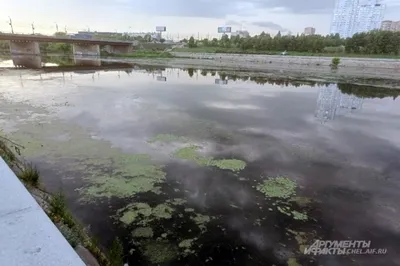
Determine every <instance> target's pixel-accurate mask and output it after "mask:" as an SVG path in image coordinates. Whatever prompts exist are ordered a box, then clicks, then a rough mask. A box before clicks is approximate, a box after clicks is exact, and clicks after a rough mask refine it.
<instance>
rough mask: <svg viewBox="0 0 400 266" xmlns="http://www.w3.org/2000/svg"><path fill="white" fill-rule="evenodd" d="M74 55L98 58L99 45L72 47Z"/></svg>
mask: <svg viewBox="0 0 400 266" xmlns="http://www.w3.org/2000/svg"><path fill="white" fill-rule="evenodd" d="M72 50H73V53H74V55H83V56H100V45H98V44H78V43H74V44H73V45H72Z"/></svg>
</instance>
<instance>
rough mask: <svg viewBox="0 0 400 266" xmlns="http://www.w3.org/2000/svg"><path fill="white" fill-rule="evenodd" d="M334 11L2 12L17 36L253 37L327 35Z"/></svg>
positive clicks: (264, 7) (213, 4)
mask: <svg viewBox="0 0 400 266" xmlns="http://www.w3.org/2000/svg"><path fill="white" fill-rule="evenodd" d="M384 3H386V4H387V5H388V6H390V7H391V8H390V10H389V12H387V14H386V16H385V19H392V20H398V19H397V14H398V13H400V0H385V1H384ZM43 6H45V7H46V8H43ZM333 8H334V0H328V1H314V0H309V1H305V2H304V3H303V2H302V3H301V4H300V3H299V2H298V1H294V0H285V1H276V0H269V1H265V3H264V2H263V3H261V2H260V1H256V0H253V1H246V2H245V1H240V0H234V1H225V0H221V1H210V0H199V1H196V2H193V3H189V2H186V1H183V0H173V1H170V2H168V3H167V4H165V3H163V2H160V1H156V0H148V1H143V0H140V1H132V0H112V1H104V0H101V1H96V2H95V1H94V0H88V1H85V2H81V1H77V0H71V1H67V2H61V1H60V2H58V1H49V0H36V1H34V0H32V1H28V0H15V1H13V2H9V1H7V2H5V3H4V4H3V8H2V9H1V10H0V17H1V18H2V19H0V31H3V32H8V31H10V26H9V25H8V17H11V19H12V20H13V26H14V29H15V31H16V32H19V33H31V31H32V24H34V27H35V28H36V32H41V33H44V34H51V33H54V32H55V31H56V28H57V27H58V28H59V29H62V30H63V31H64V28H66V29H67V31H68V32H77V31H81V30H87V29H88V28H90V30H93V31H94V30H97V31H112V32H115V31H118V32H141V31H144V32H148V31H150V32H151V31H154V29H155V27H156V26H159V25H160V26H166V27H167V32H168V34H170V35H171V36H177V35H178V34H180V36H182V37H188V36H191V35H194V36H197V34H199V35H200V37H206V36H208V35H209V36H210V37H218V36H219V35H218V34H217V32H216V29H217V27H218V26H223V25H229V26H232V30H233V31H237V30H247V31H248V32H249V33H250V34H251V35H254V34H259V33H260V32H262V31H265V32H268V33H271V34H276V33H277V32H278V31H281V32H283V33H286V32H292V34H297V33H299V34H301V33H302V32H303V31H304V28H305V27H310V26H311V27H316V28H317V29H318V33H319V34H323V35H325V34H328V33H329V26H330V22H331V17H332V10H333ZM89 10H90V12H88V11H89ZM397 12H398V13H397ZM266 17H268V19H267V20H266V19H265V18H266ZM105 18H106V19H105ZM182 21H184V22H185V23H182ZM299 22H300V23H299ZM193 25H195V26H193ZM197 25H201V26H197Z"/></svg>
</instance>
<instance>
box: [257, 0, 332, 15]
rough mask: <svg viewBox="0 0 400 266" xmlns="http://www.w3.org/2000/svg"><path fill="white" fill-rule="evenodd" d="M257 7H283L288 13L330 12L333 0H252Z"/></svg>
mask: <svg viewBox="0 0 400 266" xmlns="http://www.w3.org/2000/svg"><path fill="white" fill-rule="evenodd" d="M252 1H253V3H254V5H255V6H256V7H258V8H283V9H284V10H287V12H288V13H299V14H315V13H331V12H332V11H333V8H334V5H335V0H305V1H298V0H252Z"/></svg>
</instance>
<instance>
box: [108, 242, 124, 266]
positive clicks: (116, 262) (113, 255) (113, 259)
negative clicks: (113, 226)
mask: <svg viewBox="0 0 400 266" xmlns="http://www.w3.org/2000/svg"><path fill="white" fill-rule="evenodd" d="M108 259H109V261H110V266H121V265H124V248H123V246H122V243H121V241H120V240H119V238H116V239H115V240H114V241H113V243H112V245H111V248H110V251H109V254H108Z"/></svg>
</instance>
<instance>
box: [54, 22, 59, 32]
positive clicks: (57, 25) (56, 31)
mask: <svg viewBox="0 0 400 266" xmlns="http://www.w3.org/2000/svg"><path fill="white" fill-rule="evenodd" d="M54 24H56V32H58V24H57V23H56V22H54Z"/></svg>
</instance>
